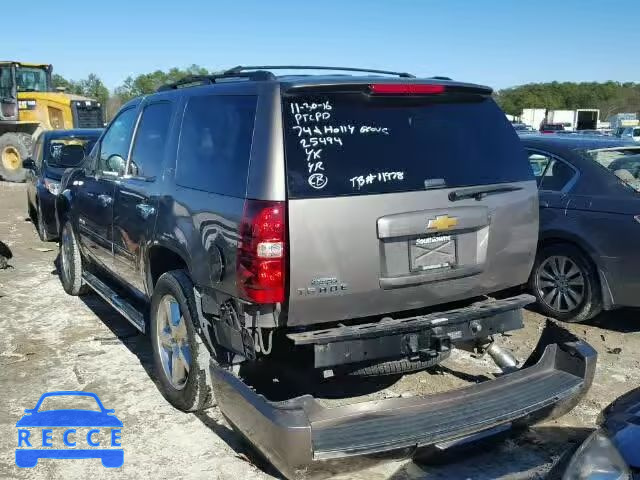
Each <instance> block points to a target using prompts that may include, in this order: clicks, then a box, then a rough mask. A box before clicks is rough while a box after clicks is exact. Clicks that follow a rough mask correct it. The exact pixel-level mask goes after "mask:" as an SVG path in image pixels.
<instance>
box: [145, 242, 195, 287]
mask: <svg viewBox="0 0 640 480" xmlns="http://www.w3.org/2000/svg"><path fill="white" fill-rule="evenodd" d="M181 269H182V270H187V262H185V261H184V259H183V258H182V257H181V256H180V255H178V254H177V253H176V252H174V251H173V250H170V249H168V248H166V247H153V248H152V249H151V250H149V274H150V277H151V286H152V287H153V286H154V285H155V284H156V282H157V281H158V279H159V278H160V276H161V275H162V274H163V273H166V272H169V271H171V270H181Z"/></svg>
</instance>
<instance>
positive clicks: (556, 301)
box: [529, 244, 602, 322]
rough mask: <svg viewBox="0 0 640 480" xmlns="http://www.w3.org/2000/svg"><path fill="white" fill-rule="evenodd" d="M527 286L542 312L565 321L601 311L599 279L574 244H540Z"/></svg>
mask: <svg viewBox="0 0 640 480" xmlns="http://www.w3.org/2000/svg"><path fill="white" fill-rule="evenodd" d="M529 287H530V289H531V292H532V293H533V295H535V297H536V299H537V301H538V307H539V309H540V310H541V311H542V313H544V314H545V315H548V316H550V317H553V318H557V319H558V320H562V321H565V322H583V321H585V320H588V319H590V318H592V317H594V316H596V315H597V314H598V313H600V312H601V311H602V294H601V292H600V283H599V281H598V276H597V272H596V269H595V267H594V265H593V263H592V262H591V261H590V260H589V259H588V258H587V257H586V256H585V255H584V254H583V253H582V252H581V251H580V250H578V249H577V248H576V247H574V246H572V245H569V244H556V245H549V246H546V247H542V248H541V249H540V250H539V251H538V254H537V256H536V261H535V263H534V266H533V270H532V272H531V277H530V279H529Z"/></svg>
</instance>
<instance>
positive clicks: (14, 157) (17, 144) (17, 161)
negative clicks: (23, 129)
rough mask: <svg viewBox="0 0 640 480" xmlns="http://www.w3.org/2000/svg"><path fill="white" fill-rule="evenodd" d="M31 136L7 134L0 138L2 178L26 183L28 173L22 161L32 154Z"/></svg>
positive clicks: (0, 172)
mask: <svg viewBox="0 0 640 480" xmlns="http://www.w3.org/2000/svg"><path fill="white" fill-rule="evenodd" d="M31 141H32V140H31V135H28V134H26V133H5V134H4V135H2V136H0V177H2V179H4V180H6V181H8V182H24V181H25V178H26V175H27V172H26V170H25V169H24V168H22V161H23V160H24V159H25V158H27V157H28V156H29V153H30V152H31Z"/></svg>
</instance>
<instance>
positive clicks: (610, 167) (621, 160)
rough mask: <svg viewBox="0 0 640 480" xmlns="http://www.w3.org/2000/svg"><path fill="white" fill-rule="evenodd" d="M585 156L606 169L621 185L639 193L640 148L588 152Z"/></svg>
mask: <svg viewBox="0 0 640 480" xmlns="http://www.w3.org/2000/svg"><path fill="white" fill-rule="evenodd" d="M585 156H586V157H587V158H588V159H590V160H593V161H594V162H596V163H597V164H598V165H600V166H602V167H604V168H606V169H607V171H609V172H610V173H611V174H613V175H615V176H616V177H617V178H618V179H619V180H620V181H621V182H622V184H623V185H626V186H627V187H630V188H632V189H634V190H635V191H636V192H640V148H621V149H617V150H612V149H606V150H590V151H588V152H585Z"/></svg>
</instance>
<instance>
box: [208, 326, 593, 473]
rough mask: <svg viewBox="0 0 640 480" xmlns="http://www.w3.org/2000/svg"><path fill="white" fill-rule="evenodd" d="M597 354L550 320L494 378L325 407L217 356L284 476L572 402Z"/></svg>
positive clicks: (522, 420)
mask: <svg viewBox="0 0 640 480" xmlns="http://www.w3.org/2000/svg"><path fill="white" fill-rule="evenodd" d="M596 357H597V354H596V352H595V350H594V349H593V348H591V346H590V345H589V344H587V343H585V342H582V341H580V340H579V339H577V338H576V337H574V336H573V335H571V334H570V333H569V332H568V331H567V330H565V329H563V328H562V327H559V326H557V325H556V324H554V323H552V322H548V323H547V327H546V328H545V331H544V332H543V334H542V336H541V338H540V342H539V343H538V346H537V347H536V349H535V351H534V353H533V354H532V356H531V357H530V358H529V359H528V360H527V362H526V363H525V365H524V367H523V368H522V369H520V370H518V371H516V372H514V373H510V374H508V375H503V376H501V377H498V378H497V379H495V380H490V381H486V382H482V383H479V384H476V385H472V386H469V387H466V388H462V389H459V390H453V391H449V392H444V393H438V394H434V395H428V396H424V397H410V398H393V399H385V400H376V401H370V402H361V403H354V404H351V405H345V406H341V407H337V408H324V407H322V406H321V405H320V404H319V403H318V402H316V401H315V400H314V398H313V397H312V396H310V395H304V396H302V397H297V398H294V399H291V400H287V401H284V402H271V401H269V400H267V399H266V398H265V397H264V396H262V395H259V394H257V393H256V392H254V391H253V390H252V389H251V388H249V387H248V386H247V385H246V384H244V383H243V382H242V381H241V380H240V379H239V378H238V377H236V376H234V375H233V374H232V373H230V372H228V371H226V370H223V369H221V368H219V367H218V366H216V365H215V364H214V363H212V364H211V375H212V379H213V384H214V393H215V396H216V400H217V403H218V406H219V408H220V410H221V411H222V413H223V414H224V415H225V417H226V418H227V419H228V420H229V421H230V422H231V423H232V424H233V425H234V426H235V427H236V428H237V429H238V430H239V431H240V432H241V433H242V434H243V435H244V436H245V437H246V438H247V439H248V440H249V441H250V442H251V443H252V444H253V445H254V446H255V447H256V448H257V449H258V450H260V452H261V453H262V454H263V455H264V456H265V457H267V458H268V459H269V460H270V461H271V463H273V465H274V466H275V467H276V468H278V469H279V470H280V471H281V472H282V473H283V474H284V475H285V476H288V477H297V476H298V475H299V474H300V472H305V471H308V470H309V469H311V468H314V466H315V465H318V464H321V463H322V462H323V461H330V460H332V459H339V458H343V457H350V456H354V455H366V454H373V453H379V452H391V451H396V450H401V449H407V448H412V449H415V448H417V447H424V446H430V445H434V444H436V443H441V442H446V441H450V440H455V439H459V438H462V437H466V436H469V435H473V434H475V433H477V432H482V431H485V430H489V429H492V428H495V427H497V426H500V425H507V424H512V425H519V424H522V425H527V424H530V423H533V422H535V421H539V420H542V419H545V418H556V417H559V416H561V415H563V414H564V413H566V412H568V411H569V410H571V409H572V408H573V407H574V406H575V405H576V404H577V403H578V401H579V400H580V398H582V396H583V395H584V394H585V393H586V391H587V390H588V389H589V387H590V386H591V382H592V380H593V375H594V373H595V363H596Z"/></svg>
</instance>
